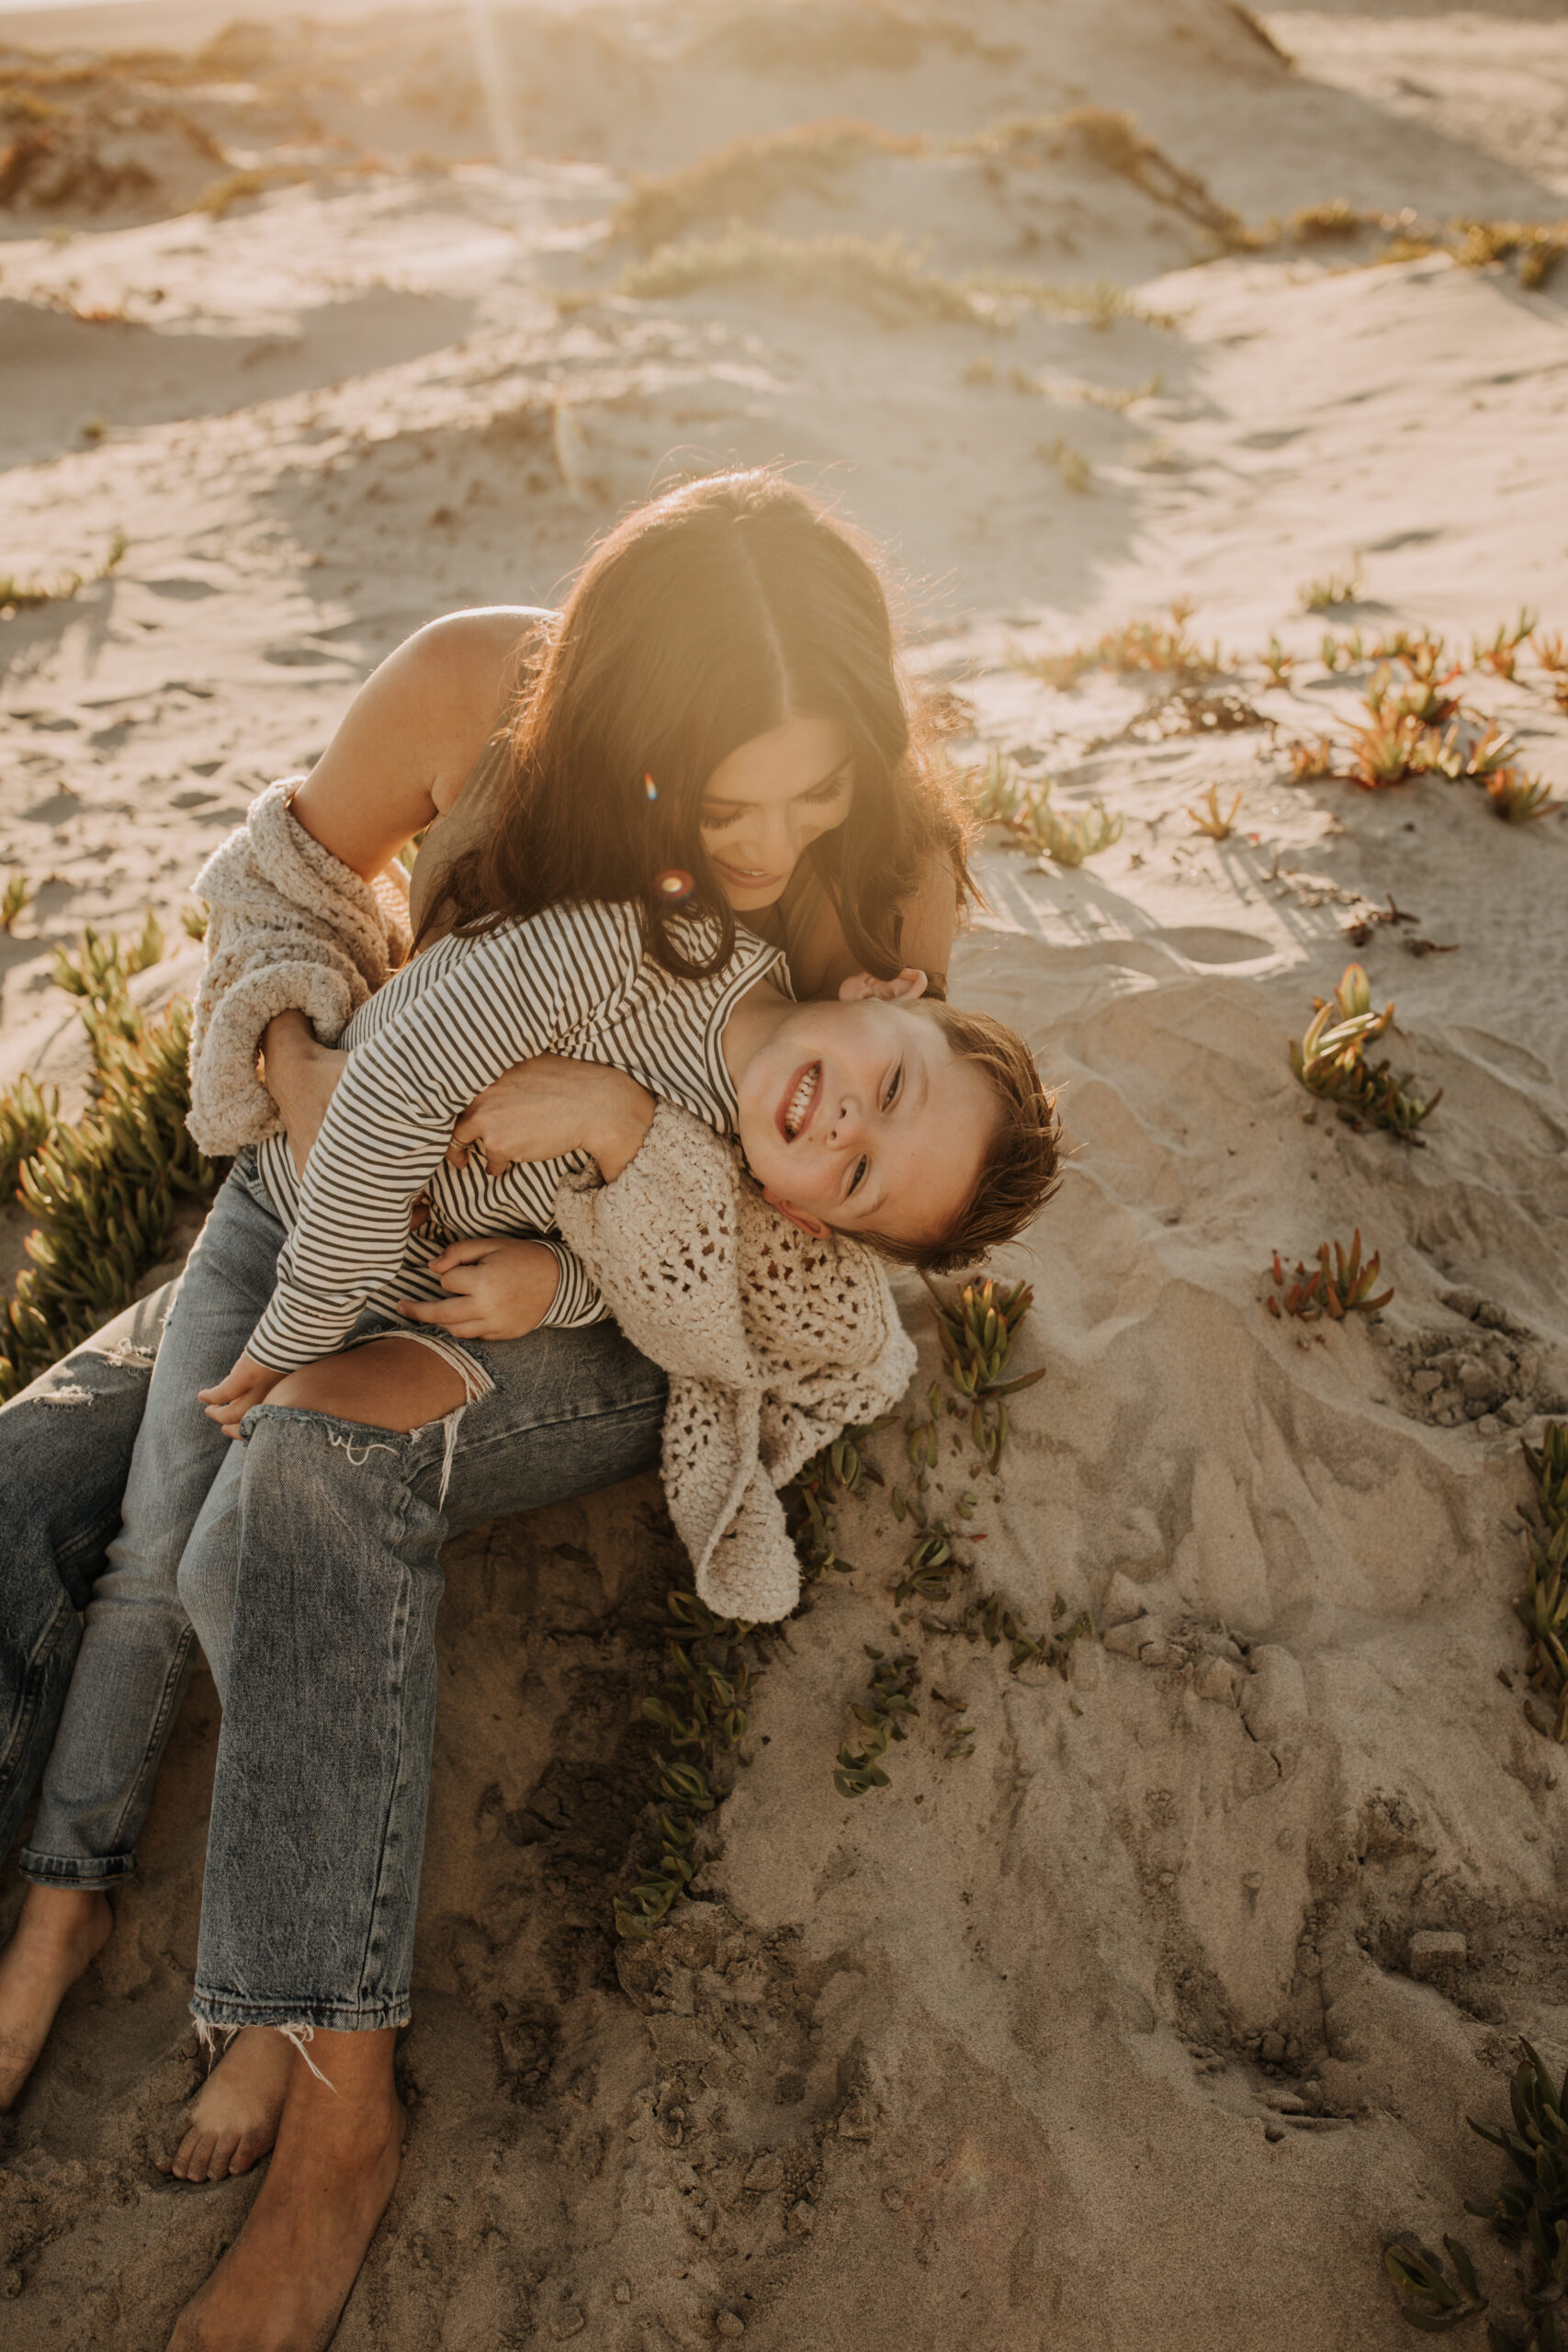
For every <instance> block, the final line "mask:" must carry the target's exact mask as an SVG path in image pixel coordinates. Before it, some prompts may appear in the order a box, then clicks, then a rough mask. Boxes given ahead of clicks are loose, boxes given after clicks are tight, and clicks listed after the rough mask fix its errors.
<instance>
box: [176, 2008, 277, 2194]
mask: <svg viewBox="0 0 1568 2352" xmlns="http://www.w3.org/2000/svg"><path fill="white" fill-rule="evenodd" d="M293 2064H294V2045H293V2043H292V2042H291V2041H288V2040H287V2039H286V2038H285V2036H284V2035H282V2034H281V2033H276V2032H274V2031H273V2030H272V2028H271V2027H270V2026H262V2025H254V2026H247V2027H246V2028H245V2029H244V2030H243V2032H242V2033H237V2034H236V2035H235V2036H234V2039H233V2041H231V2043H230V2044H229V2047H228V2049H227V2050H226V2051H225V2052H223V2055H222V2057H221V2058H220V2060H219V2061H218V2064H217V2065H216V2066H214V2068H213V2069H212V2072H211V2074H210V2075H209V2076H208V2077H207V2080H206V2082H205V2083H203V2085H202V2086H201V2088H200V2090H199V2091H197V2095H196V2098H195V2099H194V2100H193V2102H192V2104H191V2110H190V2113H189V2115H188V2116H187V2118H186V2129H185V2137H184V2138H183V2139H182V2140H181V2142H180V2144H179V2146H178V2147H177V2148H176V2149H175V2153H174V2154H173V2155H172V2156H160V2157H159V2158H158V2159H157V2165H158V2170H159V2171H160V2172H168V2173H173V2175H174V2177H175V2179H176V2180H225V2179H227V2178H228V2177H229V2175H230V2174H231V2173H236V2172H249V2170H250V2168H251V2166H252V2165H254V2163H255V2162H256V2160H257V2158H258V2157H260V2156H265V2154H266V2152H267V2150H268V2149H269V2148H270V2147H271V2145H272V2143H273V2142H274V2141H275V2140H276V2137H277V2119H278V2117H279V2116H280V2115H281V2114H282V2113H283V2102H284V2098H285V2097H286V2096H287V2094H288V2077H289V2074H290V2072H291V2070H292V2068H293Z"/></svg>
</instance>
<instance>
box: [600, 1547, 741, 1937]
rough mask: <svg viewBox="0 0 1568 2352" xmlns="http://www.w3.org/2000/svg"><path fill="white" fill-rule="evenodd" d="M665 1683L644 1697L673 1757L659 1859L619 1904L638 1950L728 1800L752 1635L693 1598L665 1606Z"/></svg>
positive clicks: (660, 1766) (662, 1791)
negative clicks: (708, 1819)
mask: <svg viewBox="0 0 1568 2352" xmlns="http://www.w3.org/2000/svg"><path fill="white" fill-rule="evenodd" d="M665 1606H666V1610H667V1612H668V1622H667V1625H666V1632H665V1645H664V1648H665V1664H666V1668H667V1669H668V1675H667V1679H666V1682H665V1685H664V1689H663V1691H661V1692H657V1693H653V1694H651V1695H649V1697H647V1698H645V1699H644V1701H643V1702H642V1713H643V1715H644V1717H645V1718H646V1720H647V1721H648V1722H649V1723H650V1724H657V1725H658V1726H659V1728H660V1731H662V1732H663V1733H664V1735H665V1736H666V1737H667V1738H668V1740H669V1742H670V1745H671V1747H672V1748H674V1749H675V1750H676V1751H677V1753H676V1754H675V1756H674V1757H672V1758H666V1757H663V1756H660V1757H658V1758H656V1766H657V1771H658V1783H657V1786H658V1795H659V1797H660V1800H662V1802H661V1804H660V1809H659V1811H658V1813H657V1815H656V1821H655V1826H656V1827H657V1829H658V1832H659V1860H658V1861H657V1862H656V1863H655V1864H653V1865H652V1866H651V1867H650V1868H649V1870H648V1871H647V1872H646V1874H645V1875H644V1876H643V1877H642V1878H641V1879H639V1880H638V1881H637V1884H636V1885H635V1886H633V1887H632V1888H630V1889H629V1891H628V1892H627V1893H626V1894H623V1895H617V1897H616V1899H615V1931H616V1933H617V1935H620V1936H623V1937H626V1938H628V1939H631V1940H632V1941H634V1942H640V1941H641V1940H642V1939H644V1938H645V1937H648V1936H650V1935H651V1934H652V1933H653V1930H654V1928H656V1927H657V1926H658V1925H659V1922H660V1919H662V1918H663V1917H664V1915H665V1913H666V1912H667V1911H668V1910H669V1908H670V1906H671V1904H672V1903H673V1902H674V1900H675V1898H676V1896H677V1895H678V1894H682V1892H683V1891H684V1889H685V1887H686V1886H687V1885H688V1883H690V1881H691V1880H692V1878H693V1877H694V1874H695V1871H696V1868H697V1865H696V1862H695V1860H694V1857H693V1848H694V1845H695V1844H696V1838H697V1832H698V1830H699V1828H700V1827H701V1826H702V1823H703V1820H704V1819H705V1816H706V1815H708V1814H710V1813H712V1812H713V1810H714V1808H715V1807H716V1805H718V1804H721V1803H722V1802H723V1799H724V1797H725V1795H726V1794H727V1793H728V1790H727V1788H726V1787H725V1786H724V1785H722V1783H723V1781H724V1779H725V1772H726V1766H727V1763H728V1758H730V1757H731V1756H733V1754H734V1752H735V1750H736V1748H738V1747H739V1745H740V1742H741V1741H742V1740H743V1739H744V1738H745V1736H746V1732H747V1729H748V1726H749V1724H750V1715H749V1713H748V1712H747V1702H748V1698H749V1695H750V1688H751V1683H752V1680H753V1679H754V1677H755V1675H756V1672H757V1660H756V1645H755V1641H754V1638H753V1629H752V1628H751V1627H750V1625H746V1624H742V1623H739V1621H737V1620H736V1619H734V1618H729V1617H716V1616H715V1615H714V1613H713V1611H712V1610H711V1609H709V1608H708V1607H707V1606H706V1605H705V1602H703V1601H702V1600H699V1599H698V1597H697V1595H696V1593H695V1592H693V1591H690V1590H686V1589H679V1590H676V1591H674V1592H671V1594H669V1596H668V1597H667V1600H666V1603H665Z"/></svg>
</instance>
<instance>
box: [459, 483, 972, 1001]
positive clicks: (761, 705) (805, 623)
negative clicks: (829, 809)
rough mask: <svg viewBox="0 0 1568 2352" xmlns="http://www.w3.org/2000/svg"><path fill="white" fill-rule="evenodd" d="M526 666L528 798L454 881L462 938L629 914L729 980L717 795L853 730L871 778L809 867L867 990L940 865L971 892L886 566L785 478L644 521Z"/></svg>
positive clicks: (612, 544) (588, 582) (647, 513)
mask: <svg viewBox="0 0 1568 2352" xmlns="http://www.w3.org/2000/svg"><path fill="white" fill-rule="evenodd" d="M522 658H523V664H524V666H523V673H522V676H521V680H520V684H519V688H518V693H517V698H516V702H515V704H514V707H513V713H512V716H511V718H510V720H509V722H508V732H509V737H510V742H511V749H512V775H511V785H512V789H511V792H510V794H509V796H508V797H507V800H506V803H505V807H504V811H503V814H502V819H501V821H500V823H499V825H498V826H497V828H496V830H495V831H494V832H493V834H492V835H491V838H490V839H489V840H488V841H487V842H483V843H481V844H480V845H479V847H477V848H475V849H472V850H470V851H469V852H468V854H467V855H466V856H464V857H461V858H459V859H458V860H457V862H456V864H455V865H454V866H453V869H452V872H451V875H450V876H448V877H447V878H446V886H445V889H444V891H443V894H442V907H441V912H442V914H443V915H444V917H445V919H446V921H447V922H454V921H455V922H456V923H457V926H458V927H460V928H462V929H464V930H468V931H488V930H491V929H493V928H494V927H495V926H496V925H497V924H498V923H502V922H508V921H511V920H512V919H513V918H516V917H519V916H526V915H533V914H538V913H542V912H543V911H544V910H545V909H547V908H548V907H553V906H558V905H561V904H563V903H568V904H570V903H583V902H586V901H589V900H593V899H605V900H613V901H621V902H629V903H632V904H635V905H637V907H638V908H639V909H640V910H641V913H642V920H643V925H644V936H645V938H646V940H647V943H648V947H649V952H650V953H651V954H652V955H653V956H655V957H656V958H657V960H658V961H659V962H660V964H661V965H662V966H663V967H664V968H665V969H666V970H667V971H670V972H671V973H673V974H675V975H676V976H677V977H679V978H694V977H695V976H696V975H697V974H699V973H706V972H711V971H715V970H716V969H718V967H720V966H721V965H722V964H723V963H724V962H726V961H727V960H728V956H730V955H731V953H732V952H733V949H734V944H735V927H736V926H735V915H734V912H733V910H732V909H731V908H730V906H729V903H728V899H726V898H725V895H724V891H723V889H722V888H721V887H720V884H719V881H718V878H717V876H716V874H715V872H714V869H713V866H712V865H711V863H710V862H709V859H708V855H707V852H706V850H705V847H704V844H703V839H702V832H701V829H700V826H699V823H698V814H699V811H700V809H701V807H702V801H703V795H704V791H705V787H706V786H707V782H708V779H709V777H710V776H711V775H713V773H714V770H715V769H716V767H717V766H718V764H719V763H720V762H721V761H722V760H725V759H727V758H728V755H729V753H730V752H734V751H737V750H739V746H740V745H741V744H742V743H749V742H750V741H752V739H753V738H754V737H756V736H759V735H766V734H769V733H771V732H772V731H773V729H775V728H778V727H782V726H783V725H784V724H785V722H786V721H787V720H789V719H791V718H828V719H832V720H836V721H837V723H838V724H839V725H840V727H841V728H842V729H843V730H844V732H845V734H846V736H847V737H848V739H849V741H850V746H851V749H852V754H853V757H854V763H855V788H854V796H853V799H852V803H851V808H850V813H849V815H848V817H847V818H846V819H845V820H844V822H843V823H842V824H841V825H839V826H837V827H835V828H834V829H833V831H830V832H828V833H824V834H822V835H820V836H819V837H818V840H817V841H816V842H813V844H812V846H811V848H810V849H809V850H808V851H807V855H808V856H810V857H812V858H813V859H814V860H815V862H816V865H817V867H818V872H819V874H820V875H821V876H822V878H823V880H824V881H825V883H826V884H827V886H828V888H829V890H830V892H831V894H832V897H833V899H834V901H835V903H836V906H837V908H838V910H839V914H840V921H841V922H842V925H843V930H844V936H845V939H846V940H847V942H848V944H849V945H850V947H851V949H852V952H853V954H854V955H855V956H856V957H857V959H858V960H859V961H860V962H861V963H862V964H863V966H864V967H865V968H866V969H867V970H868V971H872V972H875V973H878V974H880V975H882V976H884V977H888V976H890V975H892V974H893V973H895V972H897V969H898V968H899V962H900V958H899V953H898V944H899V943H898V933H899V922H900V918H899V901H900V900H901V899H907V898H908V897H909V896H910V894H911V893H912V892H913V891H914V889H915V888H917V886H918V884H919V880H920V878H921V872H922V868H923V867H925V866H927V865H929V863H930V861H931V858H932V857H933V855H934V856H938V857H941V858H944V859H945V860H946V861H947V862H948V863H950V864H951V865H952V868H953V876H954V880H955V883H956V886H957V888H958V889H959V892H960V894H961V895H962V894H964V892H965V891H972V889H973V885H972V884H971V882H970V879H969V872H968V866H967V863H966V859H965V838H966V836H965V827H964V820H963V818H962V815H961V813H960V810H959V807H958V804H957V802H956V800H955V798H954V797H953V794H952V792H951V789H950V788H949V787H948V786H946V785H945V784H944V783H943V782H942V779H941V778H940V777H939V775H938V774H937V772H936V769H935V765H934V763H933V762H932V761H931V758H930V755H929V751H928V748H927V746H926V744H925V742H924V741H923V739H922V730H921V729H920V728H919V724H918V721H917V719H916V718H915V706H914V703H913V701H912V698H911V694H910V690H909V688H908V684H906V682H905V680H904V677H903V675H902V673H901V671H900V667H899V663H898V658H897V650H896V648H895V644H894V638H893V628H892V624H891V621H890V618H889V615H888V609H887V600H886V595H885V594H884V592H883V587H882V583H881V582H880V580H879V579H878V577H877V574H876V571H875V569H874V564H873V562H872V560H871V559H870V557H869V555H868V554H867V553H866V552H865V551H863V548H862V547H861V546H860V545H859V544H858V543H857V542H856V540H855V539H854V538H853V537H852V535H851V534H850V533H849V532H848V531H847V530H846V529H845V528H844V527H843V526H842V525H841V524H840V523H838V522H836V521H835V520H833V519H832V518H831V517H830V516H829V515H828V514H827V513H826V512H825V510H824V509H823V508H822V507H821V506H819V505H818V503H816V501H815V500H813V499H811V498H809V497H807V495H806V493H805V492H802V491H800V490H797V489H796V488H795V486H794V484H792V483H790V482H787V481H784V480H783V479H782V478H781V477H780V476H779V475H778V474H776V473H773V472H772V471H769V470H766V469H760V470H757V471H751V472H746V473H734V474H725V475H720V476H717V477H716V478H713V479H709V480H707V481H695V482H690V483H687V484H686V485H684V486H683V487H682V488H681V489H679V490H676V491H672V492H670V494H669V495H668V496H667V497H664V498H661V499H659V500H658V501H657V502H656V503H654V504H652V505H649V506H645V507H642V508H640V509H639V510H638V511H637V513H636V514H634V515H628V516H627V517H626V521H625V522H623V523H622V524H620V526H618V527H617V528H616V529H615V530H614V531H613V532H612V533H611V534H610V536H609V537H607V538H606V539H604V541H603V542H602V543H601V544H600V546H599V547H597V548H595V549H594V551H593V553H592V556H591V557H590V558H589V560H588V562H587V564H586V565H585V566H584V568H583V571H582V572H581V576H580V578H579V579H578V582H577V584H576V586H575V587H574V588H573V590H572V592H571V594H570V597H569V598H568V600H567V603H566V605H565V606H564V608H563V609H562V610H561V612H560V613H559V614H558V615H557V616H555V618H554V620H553V622H552V623H550V624H549V625H547V626H546V627H543V628H541V629H540V630H539V632H538V634H537V636H536V639H535V640H534V642H533V643H532V645H530V646H526V647H525V649H524V651H523V657H522ZM645 776H651V777H652V778H653V780H654V782H655V784H656V786H657V790H658V798H657V799H656V800H652V799H649V796H648V793H647V789H646V786H645V784H644V778H645ZM671 868H680V869H682V870H683V871H684V872H685V873H687V874H689V875H690V876H692V879H693V882H694V891H693V893H692V895H691V897H690V898H689V899H686V900H685V902H684V903H683V904H679V903H672V902H671V899H670V898H669V897H667V896H666V895H665V894H663V893H662V892H660V889H659V888H658V887H657V880H658V876H660V874H661V873H668V872H669V871H670V870H671ZM433 912H434V910H433ZM694 914H696V915H706V916H709V917H711V918H712V919H713V922H714V923H715V924H716V940H715V944H714V945H713V947H712V952H711V954H709V955H707V956H702V955H701V954H700V953H695V954H694V945H696V944H699V943H700V944H706V942H707V941H708V940H709V939H711V938H714V936H715V934H714V933H713V931H712V930H710V929H709V927H708V926H707V925H702V926H700V927H698V926H693V925H691V924H690V923H689V922H687V921H685V920H682V919H683V918H689V917H690V916H692V915H694ZM428 920H429V918H427V921H428Z"/></svg>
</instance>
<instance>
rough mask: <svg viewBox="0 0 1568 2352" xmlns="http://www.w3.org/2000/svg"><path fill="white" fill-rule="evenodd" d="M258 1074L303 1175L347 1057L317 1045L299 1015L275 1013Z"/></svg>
mask: <svg viewBox="0 0 1568 2352" xmlns="http://www.w3.org/2000/svg"><path fill="white" fill-rule="evenodd" d="M262 1061H263V1070H262V1076H263V1078H264V1080H265V1084H266V1091H267V1092H268V1093H269V1094H270V1095H271V1097H272V1099H273V1101H274V1102H275V1103H276V1105H277V1110H278V1116H279V1117H280V1118H281V1119H282V1121H283V1124H284V1126H285V1128H286V1129H287V1130H288V1148H289V1151H290V1152H291V1153H292V1155H293V1159H294V1165H295V1168H296V1170H298V1172H299V1174H300V1175H301V1176H303V1174H304V1173H305V1162H306V1161H307V1160H308V1159H310V1147H311V1145H312V1144H313V1143H314V1142H315V1140H316V1137H317V1136H318V1135H319V1134H320V1133H321V1121H322V1120H323V1119H324V1118H325V1117H326V1115H327V1105H328V1103H330V1102H331V1101H332V1099H333V1093H334V1091H335V1090H336V1087H337V1082H338V1080H339V1079H340V1078H341V1077H342V1076H343V1074H344V1070H345V1069H347V1068H348V1056H347V1055H346V1054H340V1053H337V1052H335V1051H334V1050H333V1047H332V1046H318V1045H317V1043H316V1033H315V1031H314V1030H313V1029H312V1028H311V1026H310V1023H309V1022H308V1021H307V1020H306V1018H305V1015H304V1014H303V1013H302V1012H280V1013H279V1014H278V1015H277V1017H276V1020H273V1021H269V1022H268V1023H267V1025H266V1029H265V1034H264V1035H263V1037H262Z"/></svg>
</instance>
